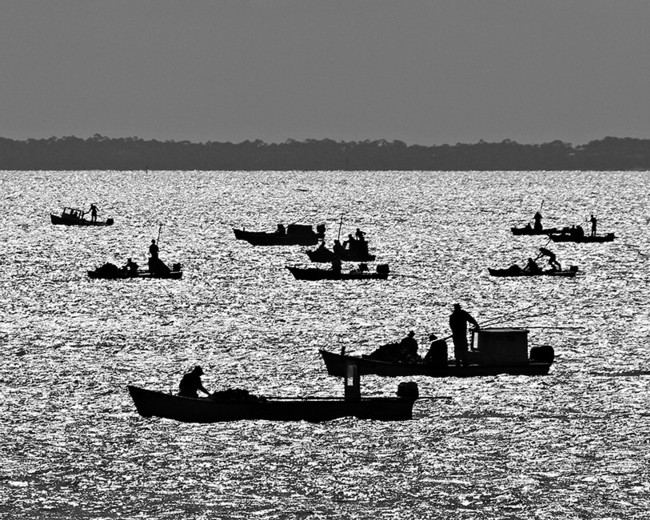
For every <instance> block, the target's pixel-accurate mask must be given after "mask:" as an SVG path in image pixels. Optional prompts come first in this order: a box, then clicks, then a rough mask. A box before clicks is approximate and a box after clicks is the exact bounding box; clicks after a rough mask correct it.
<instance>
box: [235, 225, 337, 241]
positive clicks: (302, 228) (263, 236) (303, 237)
mask: <svg viewBox="0 0 650 520" xmlns="http://www.w3.org/2000/svg"><path fill="white" fill-rule="evenodd" d="M233 232H234V233H235V238H236V239H237V240H245V241H246V242H248V243H249V244H252V245H254V246H296V245H298V246H311V245H316V244H317V243H318V241H319V240H323V239H324V237H325V224H318V225H317V226H316V231H314V229H313V228H312V226H308V225H303V224H289V225H288V226H287V227H286V228H285V226H284V225H283V224H278V226H277V228H276V230H275V231H273V232H265V231H246V230H245V229H233Z"/></svg>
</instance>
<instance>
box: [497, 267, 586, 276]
mask: <svg viewBox="0 0 650 520" xmlns="http://www.w3.org/2000/svg"><path fill="white" fill-rule="evenodd" d="M488 272H489V273H490V276H498V277H501V278H506V277H507V278H512V277H520V276H557V277H560V278H574V277H575V276H576V274H578V266H577V265H572V266H570V267H569V269H566V270H558V269H541V270H539V271H536V272H531V271H527V270H525V269H522V268H521V267H519V266H518V265H513V266H510V267H508V268H507V269H492V268H491V267H488Z"/></svg>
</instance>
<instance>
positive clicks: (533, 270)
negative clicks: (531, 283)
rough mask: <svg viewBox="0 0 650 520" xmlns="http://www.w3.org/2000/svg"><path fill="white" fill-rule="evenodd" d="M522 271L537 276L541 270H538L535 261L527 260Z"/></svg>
mask: <svg viewBox="0 0 650 520" xmlns="http://www.w3.org/2000/svg"><path fill="white" fill-rule="evenodd" d="M524 271H526V272H527V273H530V274H539V273H540V272H541V271H542V270H541V269H540V268H539V266H538V265H537V262H535V260H533V259H532V258H529V259H528V262H526V267H524Z"/></svg>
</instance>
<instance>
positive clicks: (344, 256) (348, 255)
mask: <svg viewBox="0 0 650 520" xmlns="http://www.w3.org/2000/svg"><path fill="white" fill-rule="evenodd" d="M305 253H307V256H308V257H309V259H310V260H311V261H312V262H321V263H326V262H331V261H332V260H334V258H335V257H336V256H338V257H339V258H340V259H341V260H342V261H343V262H373V261H374V260H375V255H371V254H369V253H352V252H351V251H349V250H347V249H346V250H344V251H341V252H340V253H339V254H336V253H334V251H332V250H330V249H327V248H326V247H325V248H317V249H315V250H313V251H305Z"/></svg>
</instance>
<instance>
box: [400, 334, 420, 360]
mask: <svg viewBox="0 0 650 520" xmlns="http://www.w3.org/2000/svg"><path fill="white" fill-rule="evenodd" d="M400 350H401V351H402V359H403V360H404V361H408V362H411V363H413V362H415V361H419V360H420V356H418V342H417V340H416V339H415V332H413V331H410V332H409V333H408V335H407V336H406V337H405V338H404V339H403V340H402V341H400Z"/></svg>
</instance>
